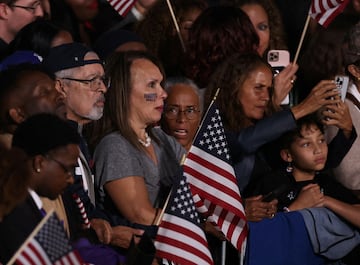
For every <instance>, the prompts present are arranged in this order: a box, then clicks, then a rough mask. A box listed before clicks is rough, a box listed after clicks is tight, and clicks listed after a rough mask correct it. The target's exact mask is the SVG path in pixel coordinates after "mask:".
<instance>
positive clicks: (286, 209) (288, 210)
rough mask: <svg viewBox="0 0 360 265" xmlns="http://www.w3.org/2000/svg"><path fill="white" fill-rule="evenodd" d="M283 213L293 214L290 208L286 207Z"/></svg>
mask: <svg viewBox="0 0 360 265" xmlns="http://www.w3.org/2000/svg"><path fill="white" fill-rule="evenodd" d="M283 211H284V212H287V213H288V212H291V211H290V209H289V208H288V207H284V208H283Z"/></svg>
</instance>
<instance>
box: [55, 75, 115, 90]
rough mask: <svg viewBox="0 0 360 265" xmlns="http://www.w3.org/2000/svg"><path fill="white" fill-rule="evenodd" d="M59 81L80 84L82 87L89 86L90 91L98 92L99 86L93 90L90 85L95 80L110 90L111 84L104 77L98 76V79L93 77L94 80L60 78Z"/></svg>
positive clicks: (108, 79)
mask: <svg viewBox="0 0 360 265" xmlns="http://www.w3.org/2000/svg"><path fill="white" fill-rule="evenodd" d="M61 79H65V80H69V81H75V82H79V83H82V84H84V85H87V86H89V87H90V90H91V91H98V90H99V86H98V87H97V88H95V89H94V88H92V86H93V85H92V84H93V82H94V81H95V80H99V81H100V82H102V83H103V84H104V86H105V87H106V88H110V83H111V81H110V78H108V77H105V76H100V77H99V76H97V77H94V78H91V79H79V78H73V77H61ZM106 80H107V81H106ZM98 84H99V83H98Z"/></svg>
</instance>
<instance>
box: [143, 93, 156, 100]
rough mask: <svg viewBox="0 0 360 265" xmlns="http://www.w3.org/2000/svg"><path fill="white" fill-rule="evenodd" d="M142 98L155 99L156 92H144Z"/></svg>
mask: <svg viewBox="0 0 360 265" xmlns="http://www.w3.org/2000/svg"><path fill="white" fill-rule="evenodd" d="M144 99H145V100H146V101H155V100H156V99H157V94H156V93H149V94H144Z"/></svg>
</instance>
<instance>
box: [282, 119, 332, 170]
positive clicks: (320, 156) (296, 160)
mask: <svg viewBox="0 0 360 265" xmlns="http://www.w3.org/2000/svg"><path fill="white" fill-rule="evenodd" d="M301 135H302V137H296V138H295V140H294V142H292V143H291V145H290V149H289V155H290V156H291V158H292V162H293V167H294V169H296V170H298V171H302V172H308V173H310V172H314V171H319V170H322V169H323V168H324V166H325V163H326V159H327V153H328V146H327V143H326V141H325V137H324V134H323V133H322V132H321V131H320V129H319V128H318V127H317V126H316V125H309V126H308V125H307V126H304V127H303V128H302V129H301Z"/></svg>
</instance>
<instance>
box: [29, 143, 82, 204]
mask: <svg viewBox="0 0 360 265" xmlns="http://www.w3.org/2000/svg"><path fill="white" fill-rule="evenodd" d="M78 157H79V147H78V145H76V144H68V145H66V146H65V147H61V148H57V149H56V150H55V151H52V152H50V153H48V154H45V155H43V156H41V160H40V161H41V163H40V162H39V164H38V165H37V171H36V173H37V174H39V176H38V178H37V181H36V182H37V183H35V188H34V190H35V191H36V192H37V193H38V194H39V195H41V196H44V197H47V198H49V199H51V200H55V199H56V198H57V197H58V196H59V195H60V194H62V193H63V192H64V191H65V189H66V188H67V186H69V185H71V184H73V183H74V172H75V167H76V165H77V158H78ZM39 159H40V158H39ZM38 161H39V160H38ZM37 174H36V175H37Z"/></svg>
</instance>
